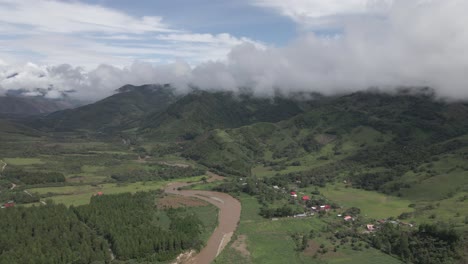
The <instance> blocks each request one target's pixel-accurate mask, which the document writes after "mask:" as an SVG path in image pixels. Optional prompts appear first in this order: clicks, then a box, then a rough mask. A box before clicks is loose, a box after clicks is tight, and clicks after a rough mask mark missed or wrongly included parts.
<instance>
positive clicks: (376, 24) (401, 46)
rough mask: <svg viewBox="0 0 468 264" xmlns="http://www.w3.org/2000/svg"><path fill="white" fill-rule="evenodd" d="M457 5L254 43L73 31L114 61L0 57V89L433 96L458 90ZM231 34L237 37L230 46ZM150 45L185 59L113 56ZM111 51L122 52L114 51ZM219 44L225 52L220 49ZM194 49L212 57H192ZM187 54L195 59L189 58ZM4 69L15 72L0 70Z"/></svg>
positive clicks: (462, 27) (409, 1) (399, 0)
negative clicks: (191, 88) (92, 63)
mask: <svg viewBox="0 0 468 264" xmlns="http://www.w3.org/2000/svg"><path fill="white" fill-rule="evenodd" d="M466 10H468V1H465V0H444V1H436V0H424V1H423V0H395V1H394V2H393V4H392V5H391V6H389V7H388V10H386V11H385V16H384V17H383V19H375V18H374V17H372V16H362V17H361V18H360V19H357V20H353V21H352V22H350V23H347V24H346V25H344V27H343V32H342V34H340V35H337V36H334V37H323V36H322V37H321V36H317V35H314V34H313V33H308V34H303V35H302V36H301V37H299V38H298V39H297V40H295V41H293V42H291V43H290V44H288V45H287V46H285V47H281V48H273V47H263V46H262V45H257V44H252V43H249V41H248V40H246V39H242V38H234V37H232V36H229V35H209V34H191V33H177V34H164V33H159V34H157V35H155V36H153V38H154V37H156V38H161V39H160V40H159V41H162V42H158V43H154V44H153V43H127V44H128V45H129V46H125V45H124V44H118V45H116V44H114V45H112V46H108V45H106V43H100V42H99V43H94V42H92V41H89V40H82V42H78V44H79V46H80V47H85V48H83V50H79V51H80V53H79V54H84V55H86V54H89V56H90V57H93V56H104V58H103V59H106V58H105V56H110V57H112V58H114V60H115V61H110V62H109V63H110V64H114V66H110V65H100V66H98V67H94V68H88V69H86V70H85V69H82V68H79V67H72V66H69V65H61V66H55V67H52V66H36V65H24V64H20V65H23V66H14V65H3V66H0V93H2V91H3V92H5V91H6V90H10V89H16V90H17V89H21V88H24V89H26V90H27V91H29V92H31V93H34V92H35V91H36V90H35V88H38V87H39V86H40V87H39V88H48V87H53V88H52V89H50V91H49V92H50V95H48V96H56V95H57V92H52V91H60V92H66V91H68V90H71V89H73V90H76V92H75V93H74V94H73V96H75V97H76V98H81V99H89V100H91V99H96V98H102V97H103V96H106V95H110V94H112V93H113V91H114V90H115V89H116V88H118V87H120V86H122V85H124V84H128V83H130V84H135V85H138V84H144V83H172V84H173V85H175V86H176V87H178V88H179V89H181V90H184V89H186V88H187V86H188V85H197V86H199V87H200V88H202V89H216V90H218V89H222V90H233V91H236V90H238V89H241V88H243V87H252V88H253V89H254V92H255V93H256V94H259V95H271V94H273V93H274V92H276V91H277V90H278V89H280V90H281V91H282V92H283V93H288V92H292V91H311V92H312V91H313V92H321V93H324V94H335V93H339V92H352V91H359V90H364V89H368V88H369V87H373V86H378V87H380V88H381V89H383V90H384V91H394V90H395V87H398V86H431V87H433V88H434V89H435V90H436V92H437V94H438V95H439V96H441V97H447V98H451V99H468V79H467V78H466V73H467V72H468V52H467V47H468V31H467V30H466V25H468V17H467V16H466V14H465V12H466ZM346 12H348V11H346ZM329 13H330V12H329ZM325 14H327V13H325ZM162 39H164V40H162ZM59 41H60V39H58V40H56V41H54V43H55V42H59ZM63 41H64V42H67V43H68V44H67V45H61V46H66V47H68V46H70V45H71V46H70V48H69V50H67V49H60V48H56V50H57V51H56V52H57V53H60V52H65V53H66V54H56V55H54V57H56V58H58V57H61V56H63V57H66V58H67V60H70V61H73V58H72V57H73V53H72V52H73V50H74V48H73V45H72V44H71V43H72V41H68V40H63ZM3 43H4V42H3ZM3 43H0V46H3ZM31 43H33V42H31ZM47 43H48V42H47V41H46V40H44V41H43V42H37V43H35V44H36V45H37V46H39V49H44V50H43V51H41V50H37V52H40V53H49V52H50V53H52V54H54V53H53V51H49V50H48V48H47ZM10 44H11V43H10ZM235 44H240V45H237V46H235V47H234V48H231V45H235ZM15 45H19V46H21V45H23V46H22V47H23V48H24V49H26V50H28V49H33V47H32V46H34V45H32V44H31V46H27V45H26V44H24V43H23V44H22V42H21V41H19V42H18V43H15ZM25 45H26V46H25ZM28 45H29V44H28ZM50 49H54V47H52V48H50ZM93 50H94V51H96V52H97V54H93V53H92V51H93ZM82 51H83V53H81V52H82ZM152 51H153V52H154V53H157V54H164V55H166V56H171V57H173V58H174V57H178V56H180V57H187V58H189V59H188V60H187V61H188V62H185V61H183V60H174V62H173V63H169V64H163V65H158V66H155V65H152V64H150V63H145V62H135V63H133V64H130V63H126V64H125V63H124V65H130V66H127V67H123V66H120V67H116V66H115V65H119V61H121V62H127V61H130V60H133V58H132V56H131V55H132V54H141V55H142V56H146V55H147V53H150V52H152ZM228 51H230V52H228ZM87 52H88V53H87ZM117 53H119V54H121V55H123V56H122V57H116V56H115V54H117ZM226 53H229V55H228V56H227V57H226V56H225V54H226ZM0 55H1V51H0ZM2 58H3V57H2ZM204 58H212V60H211V61H204V62H202V61H203V59H204ZM220 58H223V59H220ZM7 60H8V61H10V60H9V59H7ZM193 61H197V62H200V63H197V64H196V65H194V64H193ZM53 64H59V63H58V62H57V63H53ZM74 65H80V64H74ZM14 72H19V73H20V74H18V75H17V76H15V77H14V78H7V77H8V76H11V74H12V73H14ZM42 75H43V77H40V76H42ZM49 92H48V93H49Z"/></svg>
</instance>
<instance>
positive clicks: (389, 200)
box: [319, 184, 413, 219]
mask: <svg viewBox="0 0 468 264" xmlns="http://www.w3.org/2000/svg"><path fill="white" fill-rule="evenodd" d="M319 190H320V193H321V194H323V195H324V196H325V197H327V198H328V199H329V200H331V201H334V202H337V203H338V204H339V205H340V206H343V207H345V208H350V207H357V208H359V209H361V214H362V215H363V216H365V217H367V218H373V219H382V218H388V217H391V216H393V217H398V216H399V215H400V214H401V213H404V212H412V211H413V209H412V208H409V207H408V205H410V204H411V201H410V200H405V199H401V198H398V197H394V196H389V195H384V194H381V193H377V192H373V191H366V190H361V189H354V188H345V186H344V184H333V185H328V186H327V187H325V188H319Z"/></svg>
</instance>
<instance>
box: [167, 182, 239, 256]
mask: <svg viewBox="0 0 468 264" xmlns="http://www.w3.org/2000/svg"><path fill="white" fill-rule="evenodd" d="M208 175H209V176H211V178H210V179H209V180H208V181H209V182H211V181H214V180H219V179H222V177H221V176H218V175H216V174H213V173H208ZM188 185H190V184H189V183H172V184H169V185H168V186H167V187H166V189H165V192H166V193H169V194H176V195H182V196H186V197H196V198H198V199H201V200H204V201H207V202H209V203H211V204H213V205H214V206H216V207H218V208H219V213H218V227H216V229H215V231H214V232H213V234H212V235H211V237H210V238H209V240H208V243H207V244H206V247H204V248H203V249H202V250H201V251H200V252H199V253H198V254H197V255H195V256H193V257H191V258H190V259H189V260H187V261H185V262H184V263H187V264H188V263H190V264H209V263H211V262H212V261H213V260H214V259H215V258H216V256H218V255H219V254H220V253H221V252H222V250H223V249H224V247H225V246H226V245H227V244H228V243H229V241H230V240H231V236H232V234H233V233H234V231H235V230H236V228H237V224H238V223H239V220H240V213H241V204H240V202H239V201H238V200H236V199H235V198H234V197H232V196H230V195H229V194H226V193H220V192H212V191H199V190H181V191H178V190H177V189H178V188H181V187H184V186H188Z"/></svg>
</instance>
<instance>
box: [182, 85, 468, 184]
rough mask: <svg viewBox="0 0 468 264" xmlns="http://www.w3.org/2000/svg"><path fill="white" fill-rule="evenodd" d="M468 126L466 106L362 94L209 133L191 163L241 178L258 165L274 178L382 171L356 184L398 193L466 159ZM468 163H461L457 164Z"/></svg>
mask: <svg viewBox="0 0 468 264" xmlns="http://www.w3.org/2000/svg"><path fill="white" fill-rule="evenodd" d="M467 119H468V105H467V104H464V103H446V102H441V101H437V100H435V99H434V98H432V97H431V96H424V95H418V96H413V95H404V94H401V95H396V96H391V95H385V94H370V93H355V94H352V95H347V96H341V97H332V98H327V99H324V100H320V101H317V102H314V103H313V104H312V105H311V106H310V108H309V109H307V110H306V111H305V112H304V113H301V114H298V115H296V116H294V117H292V118H290V119H285V120H283V121H281V122H277V123H255V124H252V125H248V126H243V127H239V128H235V129H217V130H211V131H208V132H206V133H205V134H204V135H203V136H201V137H198V138H197V139H196V140H195V141H194V142H193V143H192V144H191V145H190V146H189V147H188V148H186V149H185V151H184V155H185V156H186V157H189V158H191V159H194V160H196V161H198V162H200V163H202V164H205V165H207V166H209V167H215V168H217V169H218V170H219V171H222V172H225V173H228V174H238V175H246V174H251V173H254V174H255V171H256V170H255V168H256V167H257V166H258V164H264V165H262V166H265V167H266V168H268V169H270V170H272V168H273V167H277V168H281V167H283V168H284V170H281V169H280V170H279V172H285V171H289V172H290V171H301V170H308V169H311V168H314V167H320V166H322V165H323V166H325V165H327V164H337V165H340V164H352V166H353V167H355V168H356V169H358V168H359V169H362V170H370V169H371V168H380V169H379V170H380V171H379V173H375V174H373V175H372V177H373V178H372V179H355V184H356V185H358V186H359V187H363V188H369V189H376V190H380V191H384V192H394V191H398V190H399V188H400V186H404V185H405V184H407V183H408V181H417V179H415V178H412V179H410V177H403V176H404V175H406V173H409V172H410V171H412V170H413V169H416V168H419V166H426V165H427V164H428V163H430V161H431V160H432V159H435V160H440V159H443V157H445V156H444V155H446V154H447V153H450V152H454V151H455V152H457V153H458V152H460V153H464V151H465V150H466V149H467V147H468V124H467V123H466V122H465V121H464V120H467ZM460 155H461V154H460ZM454 159H455V158H454ZM463 159H464V158H463V156H457V157H456V160H457V162H461V163H463ZM291 164H301V165H300V166H292V165H291ZM467 169H468V167H467ZM272 174H274V172H272ZM338 174H339V173H338V172H337V175H334V176H333V177H337V176H338ZM346 175H347V174H346ZM412 176H414V175H412ZM343 177H345V176H343ZM346 177H347V176H346ZM369 177H371V176H369ZM421 177H423V176H422V175H421ZM466 184H468V182H466Z"/></svg>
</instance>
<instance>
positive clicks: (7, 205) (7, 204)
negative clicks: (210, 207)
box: [3, 202, 15, 208]
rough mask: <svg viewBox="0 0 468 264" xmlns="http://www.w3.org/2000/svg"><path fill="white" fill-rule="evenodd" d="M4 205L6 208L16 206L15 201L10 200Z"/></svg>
mask: <svg viewBox="0 0 468 264" xmlns="http://www.w3.org/2000/svg"><path fill="white" fill-rule="evenodd" d="M3 206H5V208H8V207H15V203H14V202H8V203H5V204H4V205H3Z"/></svg>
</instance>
